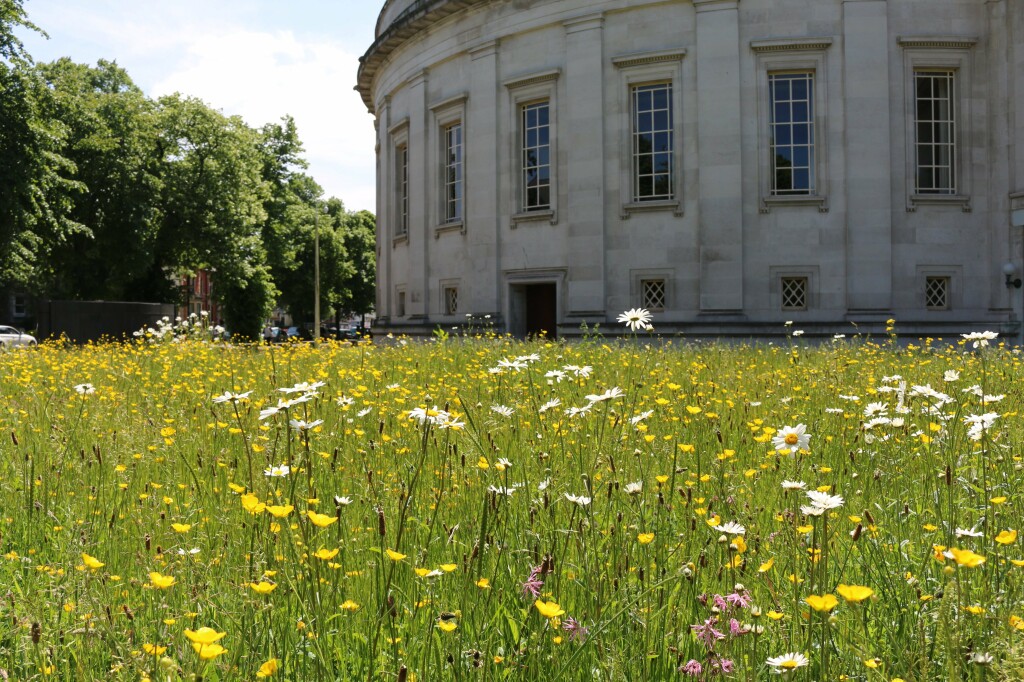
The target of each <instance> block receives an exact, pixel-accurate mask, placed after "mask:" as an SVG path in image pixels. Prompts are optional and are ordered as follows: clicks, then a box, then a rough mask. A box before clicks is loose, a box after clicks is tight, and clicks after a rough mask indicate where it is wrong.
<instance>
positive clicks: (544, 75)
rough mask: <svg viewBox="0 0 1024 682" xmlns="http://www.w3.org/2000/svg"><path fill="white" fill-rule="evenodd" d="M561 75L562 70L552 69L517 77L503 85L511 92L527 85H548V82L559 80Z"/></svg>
mask: <svg viewBox="0 0 1024 682" xmlns="http://www.w3.org/2000/svg"><path fill="white" fill-rule="evenodd" d="M561 75H562V70H561V69H551V70H550V71H540V72H538V73H531V74H528V75H526V76H516V77H515V78H513V79H511V80H507V81H505V82H504V83H502V85H504V86H505V87H506V88H508V89H509V90H514V89H515V88H522V87H524V86H527V85H536V84H537V83H547V82H548V81H553V80H558V77H559V76H561Z"/></svg>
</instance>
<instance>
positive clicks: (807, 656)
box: [0, 311, 1024, 682]
mask: <svg viewBox="0 0 1024 682" xmlns="http://www.w3.org/2000/svg"><path fill="white" fill-rule="evenodd" d="M640 313H643V315H641V314H640ZM630 315H631V316H630ZM622 321H623V322H625V323H626V325H627V326H628V327H627V328H626V331H627V333H628V334H630V337H629V338H628V339H611V338H609V339H605V338H602V337H601V336H600V335H590V336H588V337H586V338H585V339H583V340H581V341H574V342H553V341H545V340H543V339H542V340H536V341H531V342H522V341H516V340H512V339H509V338H505V337H501V336H496V335H493V334H487V333H482V334H467V335H462V336H456V335H451V336H445V335H440V334H439V335H438V337H437V338H435V339H432V340H430V341H406V340H400V339H392V340H387V341H386V342H385V343H378V344H376V345H371V344H368V343H364V344H360V345H356V346H352V345H347V344H336V343H324V344H321V345H317V346H314V345H312V344H293V345H281V346H258V345H233V344H230V343H226V342H223V341H207V340H202V339H198V340H196V339H192V340H190V339H184V340H175V338H174V335H173V334H168V335H154V334H149V335H143V336H142V337H141V338H139V339H136V340H134V341H132V342H129V343H109V344H100V345H85V346H77V347H76V346H68V345H61V344H49V343H48V344H43V345H42V346H40V347H39V348H38V349H32V350H24V351H11V352H6V353H0V500H2V502H0V679H4V680H6V679H11V680H74V681H79V680H97V679H106V680H132V681H138V680H150V681H152V682H174V681H178V680H205V681H212V680H257V679H271V680H303V681H304V680H396V681H398V682H406V681H411V680H420V681H428V680H687V679H694V680H710V679H718V678H722V679H735V680H767V679H776V678H778V677H783V678H786V679H793V680H864V681H883V680H884V681H886V682H895V681H896V680H904V681H907V682H910V681H915V680H940V679H941V680H1019V679H1022V678H1024V603H1022V600H1024V593H1022V579H1021V576H1022V575H1024V549H1022V547H1021V544H1022V542H1024V538H1019V537H1018V532H1019V531H1020V530H1021V528H1022V525H1024V490H1022V488H1024V483H1022V481H1021V468H1022V460H1021V456H1022V453H1021V448H1020V443H1021V442H1022V431H1024V429H1022V423H1021V417H1020V412H1021V410H1022V406H1021V402H1022V392H1021V388H1020V381H1019V377H1020V375H1021V358H1020V355H1019V354H1018V351H1017V350H1016V349H1012V348H1009V347H1006V346H1004V345H1003V344H1002V343H1001V340H1000V339H999V338H998V337H997V336H996V335H995V334H993V333H974V334H969V335H966V336H965V337H958V338H955V339H945V340H940V339H935V340H930V339H929V340H921V341H920V342H917V343H914V344H911V345H900V344H897V343H896V341H895V337H892V336H890V337H882V338H875V339H872V338H867V337H862V336H850V337H846V338H839V337H837V338H835V339H833V340H831V341H825V342H823V343H820V344H811V343H808V342H807V341H806V338H805V337H801V336H800V335H799V334H798V333H797V331H798V330H794V331H792V332H791V333H790V334H789V335H788V336H787V337H785V339H784V340H783V341H781V342H780V341H776V342H775V343H767V342H762V343H759V344H750V345H745V344H692V343H688V342H685V341H683V340H678V339H676V340H669V339H659V338H658V337H657V336H656V335H655V334H656V332H651V331H650V330H649V325H650V323H651V320H650V316H649V315H647V313H646V311H629V313H628V314H626V315H624V319H623V320H622ZM653 322H654V324H655V325H656V324H657V320H656V319H655V320H654V321H653ZM616 331H617V332H618V330H616Z"/></svg>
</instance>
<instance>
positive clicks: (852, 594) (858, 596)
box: [836, 583, 875, 604]
mask: <svg viewBox="0 0 1024 682" xmlns="http://www.w3.org/2000/svg"><path fill="white" fill-rule="evenodd" d="M836 592H838V593H839V596H840V597H842V598H843V599H845V600H846V601H848V602H853V603H855V604H856V603H859V602H862V601H864V600H865V599H868V598H869V597H871V596H872V595H873V594H874V593H875V591H874V590H872V589H871V588H870V587H865V586H864V585H843V584H842V583H840V584H839V586H838V587H836Z"/></svg>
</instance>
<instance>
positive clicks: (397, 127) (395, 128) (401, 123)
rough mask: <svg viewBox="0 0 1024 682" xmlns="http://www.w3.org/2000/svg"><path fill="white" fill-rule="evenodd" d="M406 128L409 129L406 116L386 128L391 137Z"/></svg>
mask: <svg viewBox="0 0 1024 682" xmlns="http://www.w3.org/2000/svg"><path fill="white" fill-rule="evenodd" d="M408 129H409V117H408V116H406V117H405V118H403V119H402V120H400V121H399V122H398V123H396V124H394V125H393V126H391V127H390V128H388V135H390V136H391V137H394V136H395V135H397V134H398V133H401V132H404V131H406V130H408Z"/></svg>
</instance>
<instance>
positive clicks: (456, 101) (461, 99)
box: [430, 92, 469, 112]
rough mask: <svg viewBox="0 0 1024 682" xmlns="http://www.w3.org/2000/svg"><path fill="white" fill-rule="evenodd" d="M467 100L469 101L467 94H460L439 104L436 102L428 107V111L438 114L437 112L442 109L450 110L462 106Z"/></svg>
mask: <svg viewBox="0 0 1024 682" xmlns="http://www.w3.org/2000/svg"><path fill="white" fill-rule="evenodd" d="M468 99H469V93H466V92H462V93H459V94H458V95H455V96H454V97H449V98H448V99H445V100H441V101H440V102H437V103H436V104H431V105H430V110H431V111H433V112H438V111H442V110H444V109H450V108H452V107H457V106H460V105H462V104H465V103H466V100H468Z"/></svg>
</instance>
